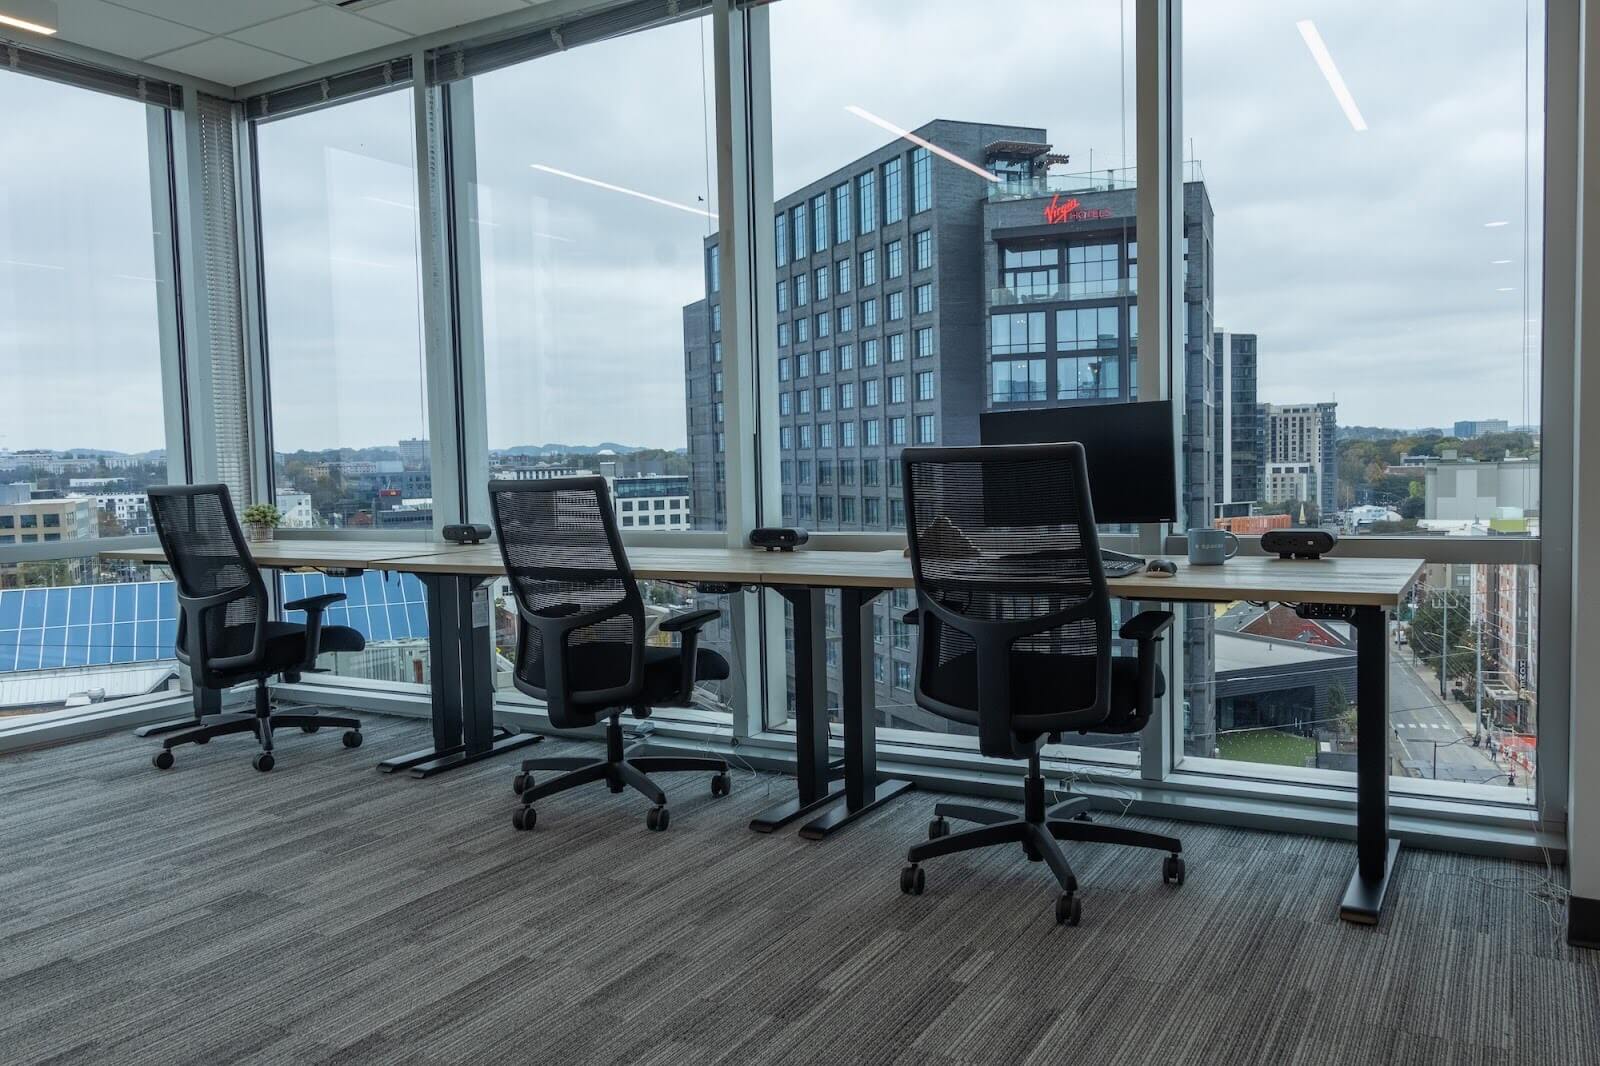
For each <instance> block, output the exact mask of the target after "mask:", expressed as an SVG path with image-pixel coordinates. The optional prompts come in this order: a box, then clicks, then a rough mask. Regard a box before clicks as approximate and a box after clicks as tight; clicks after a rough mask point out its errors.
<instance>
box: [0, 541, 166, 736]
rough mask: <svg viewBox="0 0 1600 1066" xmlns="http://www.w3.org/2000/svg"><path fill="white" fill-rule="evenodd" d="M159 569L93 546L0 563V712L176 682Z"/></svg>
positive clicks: (59, 709) (55, 710)
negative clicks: (89, 552)
mask: <svg viewBox="0 0 1600 1066" xmlns="http://www.w3.org/2000/svg"><path fill="white" fill-rule="evenodd" d="M177 627H178V599H177V593H176V590H175V588H174V585H173V583H172V581H171V580H170V579H168V576H167V573H166V571H165V570H164V569H160V568H152V567H148V566H139V565H135V564H132V563H122V562H109V561H103V560H101V559H99V558H97V557H94V556H86V557H83V558H72V559H52V560H50V561H48V562H26V563H11V564H5V565H0V721H3V722H4V723H5V724H7V725H10V724H13V723H14V722H16V721H18V720H20V719H24V718H40V717H47V716H51V715H57V714H61V713H63V712H71V711H72V710H74V709H75V708H78V707H84V706H89V705H92V704H95V703H100V702H103V701H105V700H113V699H118V698H120V697H124V696H139V695H144V694H146V693H150V692H159V691H163V690H167V689H171V690H173V691H176V690H177V687H178V683H177V681H178V662H177V658H176V655H175V652H174V645H173V642H174V641H175V640H176V638H177Z"/></svg>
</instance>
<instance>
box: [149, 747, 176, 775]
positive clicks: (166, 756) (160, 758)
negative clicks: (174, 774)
mask: <svg viewBox="0 0 1600 1066" xmlns="http://www.w3.org/2000/svg"><path fill="white" fill-rule="evenodd" d="M150 762H151V763H152V764H154V765H155V768H156V769H157V770H170V769H172V752H171V750H170V749H168V748H162V749H161V750H160V751H158V752H156V757H155V758H154V759H151V760H150Z"/></svg>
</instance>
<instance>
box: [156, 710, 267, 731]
mask: <svg viewBox="0 0 1600 1066" xmlns="http://www.w3.org/2000/svg"><path fill="white" fill-rule="evenodd" d="M254 717H255V715H253V714H239V713H229V714H208V715H206V716H205V717H204V718H196V717H195V716H194V715H192V714H191V715H189V717H187V718H174V719H172V720H171V721H169V722H152V723H150V724H149V725H142V726H140V727H139V728H138V729H135V730H134V731H133V735H134V736H136V737H159V736H160V735H161V734H163V733H176V732H178V731H180V730H183V729H197V728H199V727H200V726H203V725H212V724H214V723H220V722H227V721H230V720H232V719H234V718H254Z"/></svg>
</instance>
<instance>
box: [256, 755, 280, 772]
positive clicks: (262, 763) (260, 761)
mask: <svg viewBox="0 0 1600 1066" xmlns="http://www.w3.org/2000/svg"><path fill="white" fill-rule="evenodd" d="M274 762H275V760H274V759H273V758H272V752H270V751H264V752H262V753H261V754H260V755H257V756H256V757H255V758H254V759H252V760H250V765H251V766H254V767H255V768H256V769H257V770H260V771H261V772H262V773H266V772H267V771H269V770H271V769H272V767H273V765H274Z"/></svg>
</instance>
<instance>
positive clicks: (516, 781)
mask: <svg viewBox="0 0 1600 1066" xmlns="http://www.w3.org/2000/svg"><path fill="white" fill-rule="evenodd" d="M532 787H533V775H532V774H530V773H528V772H527V771H526V770H523V771H521V772H519V773H518V774H517V776H516V777H513V778H512V779H511V791H513V792H515V793H516V794H517V795H519V796H520V795H522V794H523V793H524V792H526V791H528V789H530V788H532Z"/></svg>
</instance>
